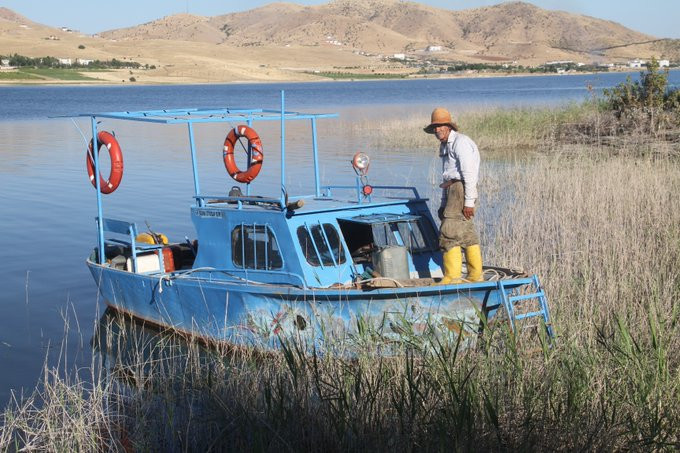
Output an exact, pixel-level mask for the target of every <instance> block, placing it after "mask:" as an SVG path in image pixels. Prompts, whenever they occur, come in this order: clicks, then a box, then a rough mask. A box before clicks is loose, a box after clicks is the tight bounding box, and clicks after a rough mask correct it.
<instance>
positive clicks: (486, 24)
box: [0, 0, 680, 83]
mask: <svg viewBox="0 0 680 453" xmlns="http://www.w3.org/2000/svg"><path fill="white" fill-rule="evenodd" d="M679 43H680V41H679V40H663V41H660V40H658V39H656V38H655V37H653V36H649V35H645V34H643V33H638V32H636V31H634V30H630V29H627V28H625V27H623V26H621V25H619V24H616V23H614V22H611V21H605V20H601V19H596V18H592V17H587V16H582V15H577V14H571V13H566V12H562V11H548V10H544V9H541V8H538V7H536V6H534V5H532V4H529V3H524V2H508V3H502V4H499V5H496V6H490V7H485V8H476V9H468V10H460V11H453V10H448V9H441V8H433V7H430V6H426V5H422V4H419V3H415V2H410V1H403V0H332V1H331V2H330V3H326V4H322V5H317V6H301V5H296V4H292V3H271V4H268V5H266V6H263V7H261V8H256V9H252V10H249V11H245V12H239V13H232V14H225V15H220V16H214V17H203V16H197V15H190V14H177V15H172V16H167V17H164V18H161V19H158V20H155V21H152V22H148V23H145V24H142V25H138V26H135V27H129V28H123V29H117V30H110V31H106V32H102V33H100V34H97V35H95V36H88V35H84V34H82V33H79V32H77V31H71V30H67V29H63V28H54V27H48V26H45V25H41V24H38V23H35V22H32V21H30V20H29V19H27V18H25V17H22V16H21V15H19V14H16V13H14V12H13V11H11V10H9V9H7V8H0V54H2V55H8V54H13V53H18V54H20V55H25V56H29V57H42V56H53V57H58V58H64V59H72V60H73V61H76V59H81V60H92V59H99V60H110V59H112V58H116V59H118V60H122V61H134V62H138V63H141V64H142V65H146V66H147V69H145V70H144V71H141V70H140V71H135V73H134V74H132V72H131V71H129V70H118V71H113V70H112V71H109V72H97V73H90V75H91V76H92V77H96V78H97V79H100V80H102V81H106V82H113V83H120V82H126V81H129V79H132V78H134V79H135V80H136V81H137V82H141V83H192V82H227V81H249V80H250V81H266V80H314V79H318V77H319V76H318V75H315V74H317V73H320V72H321V73H322V72H343V71H345V72H351V73H368V74H371V73H377V72H380V73H399V74H413V73H414V72H417V71H418V68H420V67H423V65H427V63H426V61H439V62H443V64H444V65H446V64H448V63H447V62H454V61H459V62H469V63H480V62H481V63H483V62H502V63H513V62H516V63H518V64H522V65H540V64H543V63H545V62H547V61H553V60H571V61H575V62H584V63H590V62H611V63H615V62H625V61H627V60H631V59H634V58H642V59H647V58H650V57H652V56H656V57H665V58H669V59H678V58H680V44H679ZM394 54H403V56H402V57H401V58H404V60H402V61H395V60H394V59H392V60H390V59H388V58H386V57H392V56H394ZM414 62H415V63H414ZM0 80H2V79H0ZM7 80H11V79H7Z"/></svg>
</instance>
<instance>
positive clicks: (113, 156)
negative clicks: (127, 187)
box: [85, 131, 123, 194]
mask: <svg viewBox="0 0 680 453" xmlns="http://www.w3.org/2000/svg"><path fill="white" fill-rule="evenodd" d="M97 144H98V145H99V146H98V147H97V153H99V149H101V147H102V145H103V146H106V148H107V149H108V150H109V158H110V160H111V172H110V173H109V178H108V179H104V177H103V176H102V175H101V172H100V173H99V188H100V190H101V193H104V194H109V193H111V192H113V191H114V190H116V189H117V188H118V186H119V185H120V181H121V180H122V179H123V152H122V151H121V149H120V145H119V144H118V140H116V137H114V136H113V134H110V133H109V132H106V131H101V132H99V133H98V134H97ZM92 149H93V144H92V140H90V145H89V146H88V148H87V156H86V157H85V160H86V161H87V174H88V175H89V176H90V182H91V183H92V185H93V186H94V187H95V189H96V188H97V183H96V181H95V180H94V153H93V152H92Z"/></svg>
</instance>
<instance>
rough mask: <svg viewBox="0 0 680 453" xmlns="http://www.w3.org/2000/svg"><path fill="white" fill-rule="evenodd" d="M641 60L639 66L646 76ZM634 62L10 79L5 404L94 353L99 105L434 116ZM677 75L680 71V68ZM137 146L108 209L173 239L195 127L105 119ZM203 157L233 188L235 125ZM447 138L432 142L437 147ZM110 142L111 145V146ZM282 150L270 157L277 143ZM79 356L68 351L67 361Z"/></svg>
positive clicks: (408, 177)
mask: <svg viewBox="0 0 680 453" xmlns="http://www.w3.org/2000/svg"><path fill="white" fill-rule="evenodd" d="M636 75H637V73H633V74H632V76H633V77H635V76H636ZM625 77H626V74H598V75H575V76H534V77H507V78H483V79H437V80H399V81H370V82H329V83H290V84H278V83H272V84H234V85H186V86H124V87H119V86H115V87H113V86H112V87H102V86H78V87H70V86H59V87H0V233H2V236H1V237H2V239H3V243H2V245H0V263H2V266H3V270H4V272H3V273H2V277H1V279H0V283H1V289H0V291H1V292H0V370H2V371H1V372H0V407H4V406H5V405H6V403H7V401H8V400H9V398H10V392H11V391H15V392H17V393H19V394H20V393H21V391H22V389H24V392H29V393H30V392H31V391H32V389H33V388H34V387H35V384H36V382H37V380H38V379H39V377H40V373H41V369H42V367H43V365H44V363H45V361H47V363H48V365H50V366H54V365H57V364H61V368H66V369H72V368H73V366H72V365H77V366H87V365H88V364H89V363H90V361H91V358H92V355H91V346H90V342H91V339H92V333H93V327H94V325H95V322H96V320H98V319H99V317H100V316H101V314H102V313H103V309H104V305H103V303H102V302H101V301H100V300H99V299H98V297H97V293H96V288H95V284H94V282H93V281H92V278H91V276H90V274H89V272H88V271H87V269H86V266H85V263H84V261H85V258H86V257H87V256H88V255H89V253H90V250H91V249H92V247H93V246H94V244H95V242H96V231H95V224H94V218H95V216H96V199H95V192H94V190H93V189H92V186H91V185H90V183H89V180H88V178H87V173H86V170H85V153H84V149H85V145H84V139H83V137H82V136H81V133H80V132H79V130H78V128H80V129H81V130H82V131H83V133H84V135H85V136H86V137H89V135H90V134H89V132H87V131H88V130H89V122H88V120H87V119H77V120H76V121H75V123H73V122H72V121H71V120H70V119H66V118H52V119H49V117H59V116H70V115H76V114H78V113H83V112H103V111H121V110H141V109H158V108H178V107H262V108H272V109H277V108H279V101H280V94H279V93H280V90H282V89H283V90H285V92H286V107H287V108H288V109H290V110H296V111H306V112H317V113H318V112H339V113H340V116H341V118H342V121H341V122H340V123H336V124H347V123H348V122H352V121H360V120H362V119H365V118H371V119H372V120H375V121H380V120H381V119H383V118H384V119H388V118H395V117H400V116H404V115H413V114H418V115H422V117H423V125H425V124H426V123H427V120H428V118H429V112H430V111H431V109H432V107H433V106H435V105H445V106H448V107H450V108H451V109H453V110H454V112H460V111H462V110H465V109H479V108H490V107H513V106H543V105H559V104H563V103H568V102H579V101H582V100H584V99H586V98H587V97H588V96H589V95H590V92H589V91H588V89H587V86H589V85H590V86H592V87H593V89H594V90H595V92H600V91H601V90H602V89H603V88H607V87H612V86H614V85H615V84H617V83H619V82H621V81H623V80H625ZM670 82H671V84H673V85H675V86H678V85H680V72H679V71H672V72H671V76H670ZM334 121H337V120H322V122H321V124H320V125H319V135H320V137H319V147H320V153H321V157H322V165H321V174H322V183H331V182H335V183H341V184H344V183H351V182H352V181H353V173H352V172H351V169H350V167H349V165H348V161H349V159H350V157H351V156H352V155H353V154H354V152H356V151H357V150H365V148H366V147H365V140H364V139H363V138H362V137H356V134H346V133H345V131H343V130H342V128H339V127H337V126H333V124H334V123H333V122H334ZM100 128H102V129H114V130H115V132H116V134H117V136H118V137H119V141H120V142H121V146H122V148H123V152H124V155H125V171H126V173H125V176H124V178H123V182H122V185H121V187H120V188H119V189H118V190H117V191H116V192H115V193H114V194H112V195H110V196H108V197H106V198H105V214H104V215H105V216H110V217H114V218H115V217H117V218H124V219H127V220H134V221H136V222H137V223H138V225H140V227H142V228H143V225H144V222H145V221H148V222H149V224H150V225H151V226H152V228H153V229H154V230H157V231H161V232H163V233H165V234H166V235H167V236H169V237H170V238H171V239H174V240H181V239H182V238H183V237H184V235H189V236H190V237H193V228H192V225H191V222H190V219H189V209H188V207H189V205H190V203H191V198H190V197H191V196H192V195H193V186H192V180H191V168H190V165H189V164H188V162H189V161H188V154H187V145H186V129H185V128H180V127H179V126H177V127H169V128H168V127H167V126H166V127H162V126H153V125H151V126H149V125H144V124H141V123H140V124H121V123H113V122H105V123H104V124H103V125H100ZM200 128H201V131H200V132H201V133H200V134H199V135H198V136H197V139H198V142H197V147H198V154H199V162H201V166H200V168H199V171H200V173H201V177H202V178H203V181H204V183H203V185H202V189H203V191H204V192H205V193H215V194H217V193H226V191H228V189H229V187H231V186H232V185H234V184H233V181H232V180H231V179H230V178H229V177H228V175H227V174H226V172H225V171H224V168H223V165H222V161H221V145H222V142H223V140H224V136H225V134H226V131H225V130H224V125H222V126H215V125H207V126H200ZM258 132H260V134H261V135H262V137H263V141H264V142H265V146H267V149H273V150H276V149H278V140H279V138H278V125H277V124H263V125H262V126H258ZM305 134H306V130H303V128H301V127H298V126H293V125H290V126H288V125H287V137H288V141H287V150H288V153H289V156H288V157H289V159H290V160H289V161H288V162H287V165H286V168H287V178H288V183H289V184H288V186H289V191H290V192H291V193H299V192H301V191H302V192H311V187H312V185H311V181H310V178H309V176H308V175H309V173H310V170H311V164H310V162H309V159H307V158H306V156H307V154H306V147H305V145H306V142H305V141H304V140H303V138H305V137H306V135H305ZM435 147H436V144H435V143H433V149H434V148H435ZM372 154H373V158H374V159H373V163H372V165H371V170H372V172H371V175H370V176H371V182H372V183H373V184H401V183H404V182H407V183H409V184H411V185H415V186H416V187H418V189H419V191H420V192H421V193H422V194H424V195H425V196H431V194H432V193H433V189H432V185H431V183H430V182H429V181H430V179H429V176H430V174H431V173H432V171H433V168H434V167H433V163H434V164H435V165H436V162H435V161H434V160H431V162H425V164H424V163H423V156H422V154H420V155H418V154H413V153H404V152H401V153H391V154H388V153H387V152H386V151H385V150H377V151H376V152H373V153H372ZM102 156H104V155H102ZM270 156H271V157H270ZM267 157H268V159H267V164H266V165H265V169H264V170H263V173H264V175H261V176H260V177H259V178H258V179H257V180H256V181H255V183H254V184H253V186H254V189H255V192H256V193H267V192H268V193H278V189H277V187H278V178H279V171H280V170H279V167H278V165H277V163H276V157H275V153H274V155H272V154H268V155H267ZM64 364H66V365H64Z"/></svg>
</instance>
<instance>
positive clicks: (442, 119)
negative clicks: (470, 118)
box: [423, 107, 458, 134]
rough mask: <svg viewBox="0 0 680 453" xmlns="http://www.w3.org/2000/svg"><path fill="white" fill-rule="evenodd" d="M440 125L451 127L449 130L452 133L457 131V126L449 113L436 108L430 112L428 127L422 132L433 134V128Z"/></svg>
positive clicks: (441, 108)
mask: <svg viewBox="0 0 680 453" xmlns="http://www.w3.org/2000/svg"><path fill="white" fill-rule="evenodd" d="M442 124H446V125H448V126H451V129H453V130H454V131H457V130H458V125H457V124H456V123H454V122H453V119H452V118H451V113H449V111H448V110H446V109H445V108H444V107H437V108H436V109H434V110H432V119H431V121H430V125H429V126H427V127H426V128H424V129H423V130H424V131H425V132H427V133H428V134H434V128H435V127H437V126H441V125H442Z"/></svg>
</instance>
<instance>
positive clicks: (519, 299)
mask: <svg viewBox="0 0 680 453" xmlns="http://www.w3.org/2000/svg"><path fill="white" fill-rule="evenodd" d="M531 286H532V287H533V288H531V290H535V292H531V293H528V294H519V295H513V294H515V289H511V290H508V289H506V288H505V284H504V283H503V280H499V281H498V290H499V292H500V294H501V301H502V303H503V307H505V310H506V311H507V313H508V319H510V327H511V328H512V331H513V332H514V333H516V332H517V331H516V322H517V321H519V320H522V319H527V318H535V317H542V318H543V323H544V324H545V330H546V333H547V334H548V339H549V340H554V339H555V334H554V332H553V328H552V323H551V322H550V310H549V309H548V300H547V299H546V297H545V292H544V291H543V288H542V287H541V283H540V282H539V281H538V276H537V275H533V276H532V277H531ZM526 303H535V304H536V306H535V308H536V310H534V311H526V312H522V313H518V314H516V313H515V312H516V308H517V307H518V306H519V305H523V304H526ZM532 308H534V307H533V306H532V307H529V309H530V310H531V309H532Z"/></svg>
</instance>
